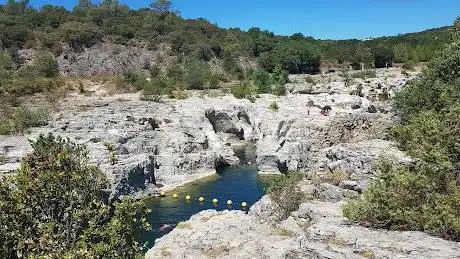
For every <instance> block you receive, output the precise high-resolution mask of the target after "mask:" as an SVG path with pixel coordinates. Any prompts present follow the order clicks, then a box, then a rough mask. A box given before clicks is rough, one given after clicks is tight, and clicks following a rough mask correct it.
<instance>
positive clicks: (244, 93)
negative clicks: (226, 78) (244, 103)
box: [231, 81, 255, 99]
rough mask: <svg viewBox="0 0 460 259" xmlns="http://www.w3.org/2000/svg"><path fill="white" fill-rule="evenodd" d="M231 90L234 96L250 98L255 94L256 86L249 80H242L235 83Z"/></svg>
mask: <svg viewBox="0 0 460 259" xmlns="http://www.w3.org/2000/svg"><path fill="white" fill-rule="evenodd" d="M231 92H232V94H233V96H235V97H236V98H238V99H242V98H249V97H251V96H253V95H254V94H255V90H254V87H252V86H251V83H250V82H248V81H242V82H239V83H237V84H235V85H234V86H232V90H231Z"/></svg>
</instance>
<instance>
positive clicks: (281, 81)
mask: <svg viewBox="0 0 460 259" xmlns="http://www.w3.org/2000/svg"><path fill="white" fill-rule="evenodd" d="M288 75H289V74H288V72H287V71H286V70H284V69H283V67H281V66H280V65H278V66H275V68H274V69H273V72H272V79H273V82H274V83H275V84H277V85H285V84H286V83H288V82H289V77H288Z"/></svg>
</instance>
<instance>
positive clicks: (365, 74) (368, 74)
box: [350, 70, 377, 80]
mask: <svg viewBox="0 0 460 259" xmlns="http://www.w3.org/2000/svg"><path fill="white" fill-rule="evenodd" d="M350 76H351V78H361V79H363V80H365V79H368V78H375V77H377V73H376V72H375V70H363V71H359V72H354V73H351V74H350Z"/></svg>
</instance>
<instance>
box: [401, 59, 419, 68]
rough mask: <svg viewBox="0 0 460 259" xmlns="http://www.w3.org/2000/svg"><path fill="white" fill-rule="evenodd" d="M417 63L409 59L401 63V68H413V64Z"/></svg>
mask: <svg viewBox="0 0 460 259" xmlns="http://www.w3.org/2000/svg"><path fill="white" fill-rule="evenodd" d="M416 65H417V62H415V61H414V60H409V61H407V62H406V63H404V64H403V65H402V69H404V70H414V68H415V66H416Z"/></svg>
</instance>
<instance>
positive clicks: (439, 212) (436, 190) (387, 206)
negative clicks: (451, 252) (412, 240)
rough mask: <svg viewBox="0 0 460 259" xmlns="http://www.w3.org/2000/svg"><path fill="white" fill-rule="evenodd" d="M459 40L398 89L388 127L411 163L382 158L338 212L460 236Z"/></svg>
mask: <svg viewBox="0 0 460 259" xmlns="http://www.w3.org/2000/svg"><path fill="white" fill-rule="evenodd" d="M458 44H459V42H454V43H452V45H450V46H449V47H447V48H446V49H445V50H444V51H443V52H442V53H440V55H439V57H438V58H436V59H434V60H433V61H432V63H431V64H430V66H429V68H428V70H426V71H425V72H424V73H423V74H422V76H421V78H420V79H419V80H416V81H413V82H411V83H410V84H408V85H407V86H406V87H405V88H404V89H403V90H402V91H400V92H398V93H397V95H396V99H395V107H396V108H397V111H398V112H399V114H400V115H401V116H402V117H403V124H402V125H399V126H396V127H394V128H393V129H392V136H393V137H394V138H395V139H396V140H397V141H398V144H399V147H400V148H401V149H403V150H405V151H406V152H407V153H408V154H409V155H411V156H412V157H413V158H414V164H413V165H411V167H407V166H402V165H396V164H393V163H391V162H388V161H383V162H382V163H381V164H380V165H379V168H378V173H379V178H380V179H377V180H375V181H374V182H373V183H372V184H371V185H370V187H369V188H368V189H367V190H365V192H364V196H363V198H364V199H362V200H360V201H354V202H351V203H349V204H347V205H346V206H344V211H343V212H344V215H345V216H346V217H348V218H349V219H350V220H353V221H361V222H365V223H367V224H370V225H372V226H375V227H382V228H388V229H398V230H420V231H426V232H428V233H430V234H433V235H437V236H440V237H443V238H446V239H452V240H455V241H460V207H459V204H460V203H459V202H460V186H459V184H458V182H459V173H458V172H459V170H460V126H459V125H460V102H459V101H458V100H459V97H460V84H459V79H460V73H459V72H458V69H459V68H460V67H459V65H458V63H459V61H460V48H459V47H458Z"/></svg>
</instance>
